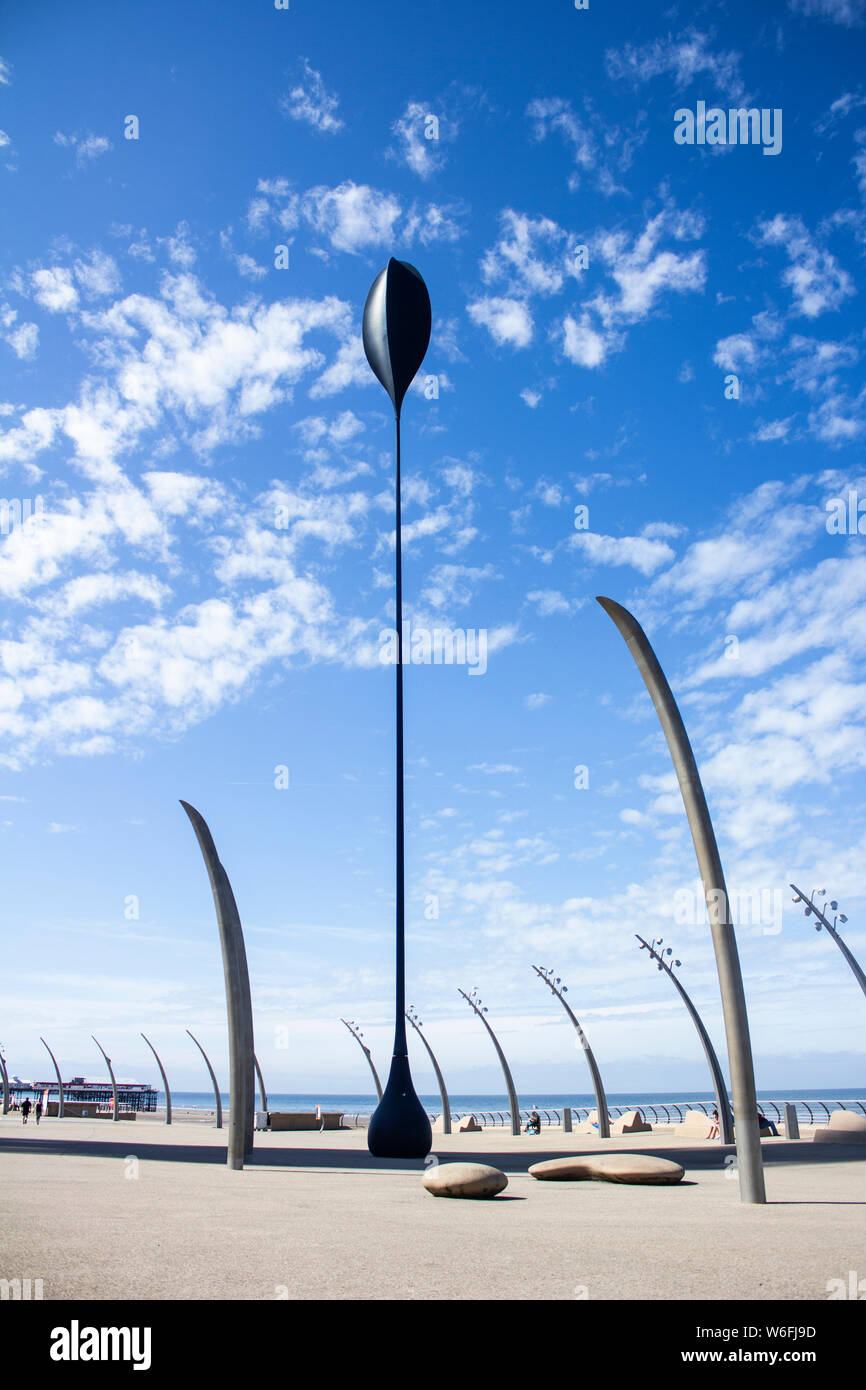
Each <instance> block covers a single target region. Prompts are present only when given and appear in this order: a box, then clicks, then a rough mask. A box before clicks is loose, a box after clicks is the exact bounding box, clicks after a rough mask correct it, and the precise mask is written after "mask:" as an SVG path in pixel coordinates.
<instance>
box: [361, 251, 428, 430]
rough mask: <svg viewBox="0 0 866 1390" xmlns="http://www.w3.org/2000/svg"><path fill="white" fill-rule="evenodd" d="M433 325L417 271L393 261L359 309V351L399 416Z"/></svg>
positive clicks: (426, 298)
mask: <svg viewBox="0 0 866 1390" xmlns="http://www.w3.org/2000/svg"><path fill="white" fill-rule="evenodd" d="M432 321H433V318H432V313H431V309H430V296H429V294H428V293H427V286H426V285H425V284H424V281H423V280H422V278H421V276H420V275H419V273H418V271H417V270H416V269H415V267H414V266H413V265H410V264H409V262H408V261H397V260H395V259H394V257H393V256H392V257H391V259H390V261H389V262H388V264H387V265H386V266H385V269H384V270H381V271H380V272H379V274H378V275H377V276H376V279H375V280H374V281H373V284H372V285H371V287H370V293H369V294H368V295H367V303H366V304H365V305H364V351H365V353H366V354H367V361H368V362H369V363H370V366H371V367H372V369H373V371H374V373H375V375H376V376H377V377H378V379H379V381H381V383H382V385H383V386H384V388H385V390H386V391H387V392H388V395H389V396H390V397H391V400H392V402H393V405H394V410H395V412H396V413H397V414H398V415H399V414H400V407H401V406H402V404H403V397H404V396H405V394H406V392H407V391H408V390H409V387H410V386H411V384H412V380H413V378H414V376H415V373H416V372H417V370H418V368H419V367H420V366H421V363H422V362H423V361H424V354H425V353H426V351H427V346H428V344H429V342H430V328H431V326H432Z"/></svg>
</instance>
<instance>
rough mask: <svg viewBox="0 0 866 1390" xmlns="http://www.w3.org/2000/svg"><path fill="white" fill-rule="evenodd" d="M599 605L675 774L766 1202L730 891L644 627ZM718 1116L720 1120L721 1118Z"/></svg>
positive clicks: (737, 1096)
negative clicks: (654, 718) (643, 691)
mask: <svg viewBox="0 0 866 1390" xmlns="http://www.w3.org/2000/svg"><path fill="white" fill-rule="evenodd" d="M598 602H599V603H600V604H601V606H602V608H603V609H604V611H605V612H606V613H607V615H608V617H609V618H611V620H612V621H613V622H614V623H615V624H616V627H617V628H618V630H619V632H620V634H621V636H622V637H623V638H624V639H625V642H626V645H627V647H628V649H629V651H630V652H631V655H632V657H633V658H634V661H635V663H636V665H637V668H638V670H639V671H640V674H641V676H642V677H643V680H644V683H645V685H646V688H647V690H648V691H649V693H650V696H651V698H652V702H653V705H654V706H655V711H656V714H657V715H658V717H659V722H660V723H661V726H662V730H663V732H664V735H665V739H666V740H667V745H668V748H669V750H670V754H671V758H672V760H673V764H674V770H675V772H676V774H677V781H678V782H679V787H680V792H681V794H682V798H683V804H684V806H685V809H686V815H687V817H688V822H689V829H690V830H691V834H692V840H693V842H694V846H695V853H696V855H697V860H698V868H699V870H700V875H701V880H702V882H703V887H704V896H705V898H706V902H707V909H708V912H709V918H710V931H711V933H712V938H713V950H714V952H715V957H716V968H717V970H718V975H719V987H720V991H721V997H722V1011H723V1014H724V1019H725V1035H726V1038H727V1044H728V1065H729V1068H730V1073H731V1089H732V1091H733V1096H734V1119H735V1122H736V1142H737V1169H738V1171H739V1178H740V1197H741V1199H742V1201H744V1202H754V1203H764V1202H766V1200H767V1196H766V1190H765V1187H764V1166H763V1160H762V1158H761V1140H760V1135H759V1133H758V1099H757V1093H756V1090H755V1068H754V1063H753V1061H752V1046H751V1042H750V1039H749V1015H748V1012H747V1009H746V995H745V991H744V989H743V976H742V971H741V969H740V958H739V954H738V952H737V938H736V934H735V932H734V926H733V923H732V921H731V913H730V905H729V902H728V894H727V889H726V887H725V875H724V872H723V870H722V861H721V857H720V855H719V849H718V845H717V843H716V836H715V832H714V830H713V823H712V821H711V820H710V813H709V809H708V807H707V800H706V797H705V795H704V789H703V786H702V784H701V779H700V775H699V773H698V768H697V763H696V762H695V755H694V753H693V752H692V746H691V744H690V743H689V738H688V734H687V733H686V728H685V725H684V723H683V720H682V716H681V714H680V712H679V710H678V708H677V704H676V701H675V700H674V697H673V694H672V692H671V688H670V686H669V685H668V682H667V678H666V676H665V673H664V671H663V670H662V668H661V666H660V664H659V661H658V658H657V656H656V654H655V652H654V651H653V649H652V647H651V646H650V643H649V641H648V639H647V636H646V633H645V632H644V630H643V628H642V627H641V626H640V623H638V621H637V620H636V619H635V618H634V617H633V616H632V614H631V613H629V612H628V610H627V609H626V608H623V607H622V606H621V605H620V604H618V603H615V602H614V601H613V600H612V599H609V598H601V597H600V598H599V599H598ZM720 895H721V905H720V902H719V897H720ZM722 905H723V906H722ZM719 1117H720V1118H721V1112H719Z"/></svg>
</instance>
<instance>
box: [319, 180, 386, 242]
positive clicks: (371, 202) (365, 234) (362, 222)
mask: <svg viewBox="0 0 866 1390" xmlns="http://www.w3.org/2000/svg"><path fill="white" fill-rule="evenodd" d="M301 210H302V213H303V215H304V217H305V218H306V220H307V222H309V224H310V226H311V227H312V228H313V229H314V230H315V231H317V232H319V233H320V234H321V235H323V236H325V237H326V238H327V239H328V241H329V242H330V244H331V245H332V246H333V247H334V249H335V250H337V251H348V252H350V253H352V254H356V253H357V252H359V251H361V250H363V249H365V248H368V247H373V246H382V245H385V244H388V243H390V242H393V240H394V224H395V222H396V221H397V219H398V218H399V216H400V211H401V209H400V204H399V202H398V201H397V199H396V198H394V197H393V196H391V195H390V194H384V193H380V192H379V191H378V190H377V189H375V188H370V187H368V186H367V185H366V184H355V183H352V181H351V180H350V179H347V180H346V182H345V183H341V184H340V185H339V186H338V187H337V188H327V187H325V186H324V185H319V186H318V187H316V188H311V189H309V190H308V192H306V193H305V194H304V195H303V197H302V199H301Z"/></svg>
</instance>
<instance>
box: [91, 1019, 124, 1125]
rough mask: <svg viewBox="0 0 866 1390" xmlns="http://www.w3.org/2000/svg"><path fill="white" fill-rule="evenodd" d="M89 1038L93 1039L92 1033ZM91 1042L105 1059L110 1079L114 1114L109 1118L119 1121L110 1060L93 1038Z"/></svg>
mask: <svg viewBox="0 0 866 1390" xmlns="http://www.w3.org/2000/svg"><path fill="white" fill-rule="evenodd" d="M90 1036H91V1037H92V1038H93V1034H92V1033H91V1034H90ZM93 1041H94V1042H95V1043H96V1046H97V1047H98V1048H99V1050H100V1052H101V1053H102V1055H103V1057H104V1058H105V1065H106V1066H107V1067H108V1075H109V1076H110V1077H111V1094H112V1095H113V1096H114V1114H113V1115H112V1117H111V1118H112V1120H119V1119H120V1110H119V1108H118V1104H117V1082H116V1081H115V1079H114V1071H113V1069H112V1066H111V1058H110V1057H109V1055H108V1053H107V1052H106V1051H105V1048H104V1047H103V1046H102V1044H101V1043H98V1042H96V1038H93Z"/></svg>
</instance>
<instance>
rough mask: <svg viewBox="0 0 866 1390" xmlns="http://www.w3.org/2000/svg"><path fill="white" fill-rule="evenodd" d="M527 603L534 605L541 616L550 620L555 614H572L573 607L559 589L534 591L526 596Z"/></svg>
mask: <svg viewBox="0 0 866 1390" xmlns="http://www.w3.org/2000/svg"><path fill="white" fill-rule="evenodd" d="M526 600H527V603H534V604H535V605H536V606H537V608H538V613H539V616H540V617H542V618H550V617H552V616H553V614H554V613H571V612H572V609H573V605H572V603H571V601H570V600H569V599H567V598H565V597H564V595H563V594H561V593H560V592H559V590H558V589H533V591H532V593H529V594H527V595H526Z"/></svg>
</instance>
